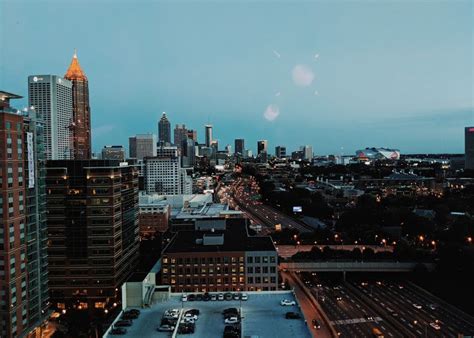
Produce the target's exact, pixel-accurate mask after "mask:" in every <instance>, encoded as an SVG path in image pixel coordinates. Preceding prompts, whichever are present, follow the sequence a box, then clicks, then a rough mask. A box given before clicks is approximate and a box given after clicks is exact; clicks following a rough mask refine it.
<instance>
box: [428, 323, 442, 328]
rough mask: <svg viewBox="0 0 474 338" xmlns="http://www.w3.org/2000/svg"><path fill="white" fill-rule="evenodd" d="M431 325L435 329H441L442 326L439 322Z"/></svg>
mask: <svg viewBox="0 0 474 338" xmlns="http://www.w3.org/2000/svg"><path fill="white" fill-rule="evenodd" d="M430 326H431V327H432V328H433V329H435V330H441V326H439V324H438V323H430Z"/></svg>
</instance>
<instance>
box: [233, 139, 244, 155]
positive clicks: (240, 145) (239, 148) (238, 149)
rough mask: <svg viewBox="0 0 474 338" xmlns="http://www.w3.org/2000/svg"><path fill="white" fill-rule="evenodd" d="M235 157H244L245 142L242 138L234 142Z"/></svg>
mask: <svg viewBox="0 0 474 338" xmlns="http://www.w3.org/2000/svg"><path fill="white" fill-rule="evenodd" d="M234 148H235V155H240V156H243V155H244V151H245V140H244V139H243V138H237V139H235V141H234Z"/></svg>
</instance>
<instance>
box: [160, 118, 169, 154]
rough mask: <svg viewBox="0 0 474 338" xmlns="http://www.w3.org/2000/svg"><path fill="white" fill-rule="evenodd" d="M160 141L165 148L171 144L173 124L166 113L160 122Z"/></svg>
mask: <svg viewBox="0 0 474 338" xmlns="http://www.w3.org/2000/svg"><path fill="white" fill-rule="evenodd" d="M158 141H159V142H160V144H162V145H165V146H167V145H170V144H171V124H170V121H169V120H168V118H167V117H166V113H163V115H162V116H161V119H160V121H159V122H158Z"/></svg>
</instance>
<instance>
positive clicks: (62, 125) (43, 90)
mask: <svg viewBox="0 0 474 338" xmlns="http://www.w3.org/2000/svg"><path fill="white" fill-rule="evenodd" d="M72 87H73V85H72V82H71V81H69V80H66V79H63V78H61V77H59V76H56V75H35V76H29V77H28V104H29V106H30V107H31V106H32V107H34V109H35V110H36V112H37V113H38V115H39V116H42V118H43V121H44V128H45V130H44V137H45V144H44V147H45V149H44V150H45V154H46V159H47V160H57V159H70V158H72V157H73V154H74V145H73V139H72V135H73V132H72V130H73V127H74V115H73V95H72Z"/></svg>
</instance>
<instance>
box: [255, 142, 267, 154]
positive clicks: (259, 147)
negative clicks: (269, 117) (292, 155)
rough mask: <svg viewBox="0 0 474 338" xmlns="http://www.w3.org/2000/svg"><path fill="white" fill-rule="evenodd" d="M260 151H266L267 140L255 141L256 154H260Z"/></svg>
mask: <svg viewBox="0 0 474 338" xmlns="http://www.w3.org/2000/svg"><path fill="white" fill-rule="evenodd" d="M262 152H265V153H268V141H267V140H260V141H257V155H260V154H261V153H262Z"/></svg>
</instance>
